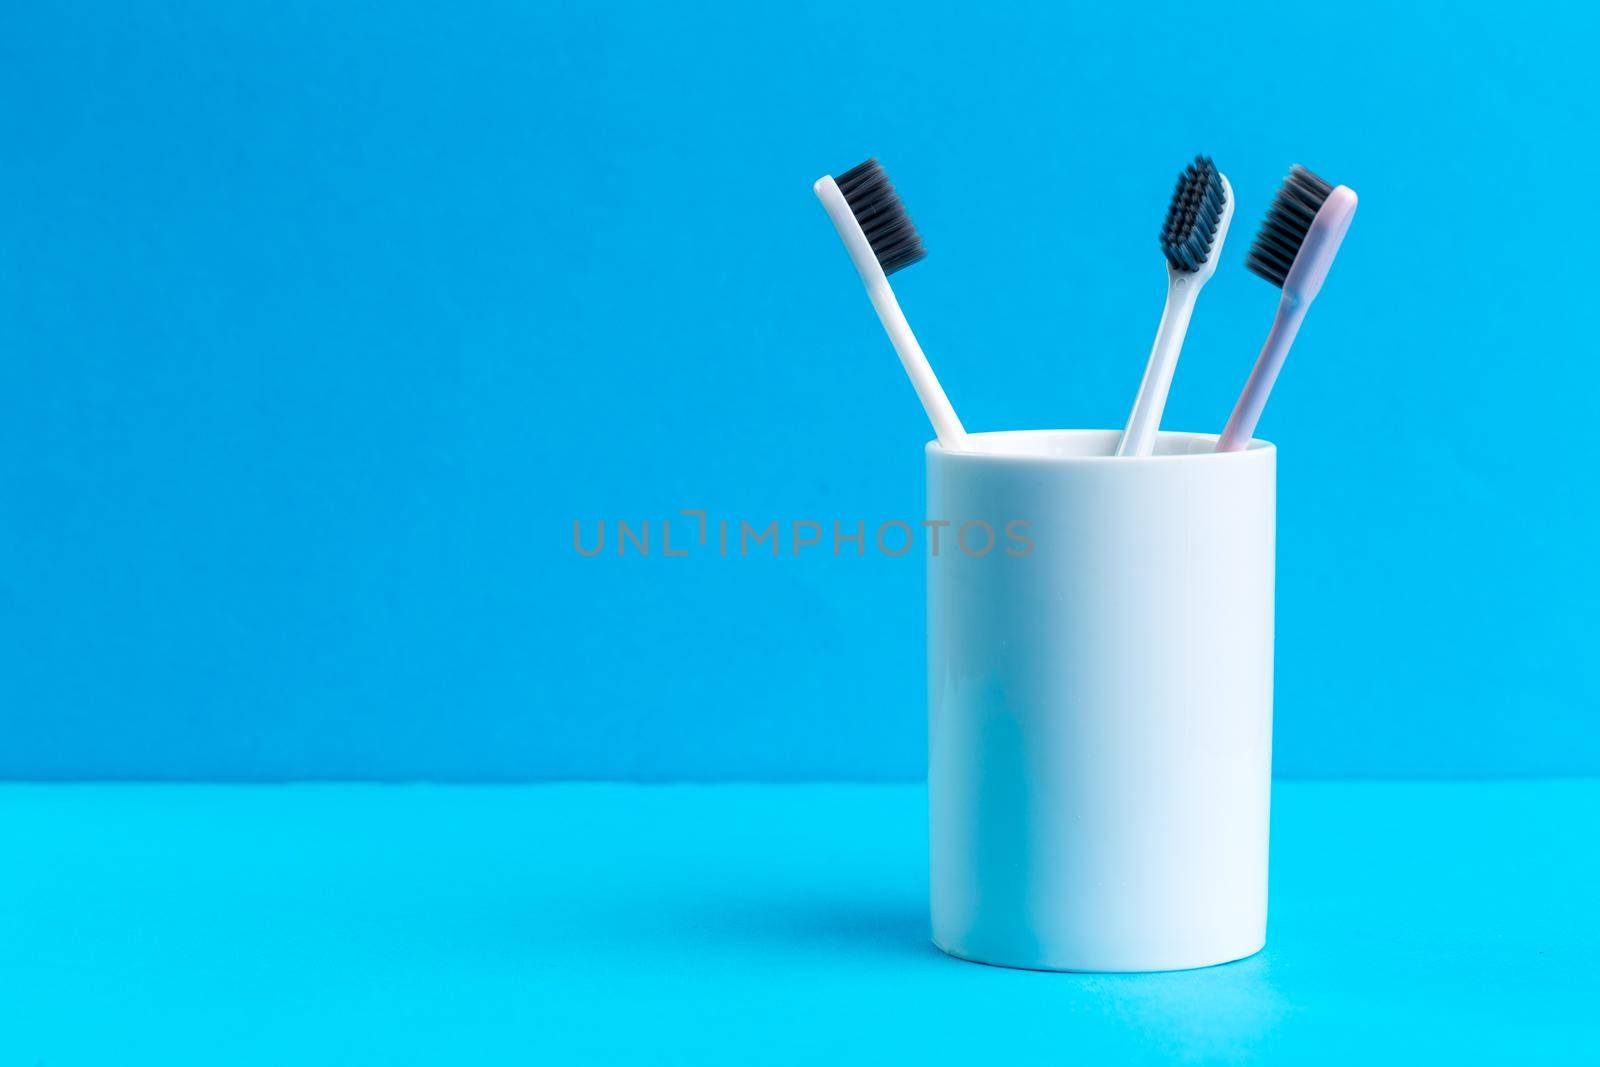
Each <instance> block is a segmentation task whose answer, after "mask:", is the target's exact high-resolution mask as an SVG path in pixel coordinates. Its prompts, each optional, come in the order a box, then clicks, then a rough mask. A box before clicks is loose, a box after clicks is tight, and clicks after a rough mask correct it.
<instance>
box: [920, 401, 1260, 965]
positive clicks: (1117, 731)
mask: <svg viewBox="0 0 1600 1067" xmlns="http://www.w3.org/2000/svg"><path fill="white" fill-rule="evenodd" d="M1117 436H1118V435H1117V432H1116V431H1114V430H1025V431H1016V432H1007V433H983V434H972V435H970V436H969V437H968V439H967V440H968V447H969V448H970V449H971V451H965V452H947V451H945V450H944V449H942V448H940V447H939V445H938V444H937V443H930V444H929V445H928V448H927V465H928V519H929V521H930V522H941V521H947V522H949V523H950V525H949V526H948V527H938V530H939V532H940V533H941V535H942V536H941V538H940V542H941V543H940V545H939V552H938V554H937V555H934V554H932V552H931V545H930V555H929V559H928V705H929V714H928V734H929V738H928V740H929V746H928V747H929V759H928V797H929V824H930V826H929V829H930V860H931V867H932V871H931V874H932V879H931V881H932V910H933V937H934V941H935V943H936V944H937V945H938V946H939V947H940V948H942V949H943V950H944V951H946V952H948V953H950V954H952V955H955V956H960V957H962V958H965V959H969V960H977V961H979V962H983V963H994V964H1004V965H1006V966H1012V967H1030V968H1037V969H1044V970H1072V971H1164V970H1177V969H1180V968H1188V967H1204V966H1208V965H1211V964H1216V963H1225V962H1227V961H1229V960H1236V959H1240V958H1242V957H1244V956H1248V955H1250V954H1252V953H1254V952H1256V951H1258V950H1259V949H1260V948H1261V947H1262V945H1263V944H1264V943H1265V939H1266V918H1267V825H1268V808H1269V802H1270V792H1271V764H1272V612H1273V604H1272V595H1273V540H1274V520H1275V491H1276V452H1275V450H1274V449H1273V447H1272V445H1270V444H1268V443H1267V442H1264V441H1252V442H1251V444H1250V447H1249V448H1248V449H1246V450H1244V451H1241V452H1227V453H1217V452H1213V451H1212V449H1213V448H1214V447H1215V444H1216V437H1215V436H1213V435H1209V434H1188V433H1162V434H1160V435H1159V437H1158V439H1157V443H1156V449H1155V454H1154V455H1152V456H1149V457H1143V458H1132V457H1122V458H1118V457H1114V456H1112V455H1111V452H1112V450H1113V449H1114V448H1115V446H1116V441H1117ZM985 526H987V527H988V528H989V529H990V530H992V531H993V532H994V535H995V536H994V539H993V545H992V547H990V548H989V550H988V551H983V549H984V547H985V544H986V542H987V541H988V538H987V537H986V536H985V534H984V527H985ZM1008 528H1009V532H1008ZM963 531H964V532H965V536H964V537H963V536H962V533H963ZM930 532H931V531H930Z"/></svg>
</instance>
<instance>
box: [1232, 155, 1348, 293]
mask: <svg viewBox="0 0 1600 1067" xmlns="http://www.w3.org/2000/svg"><path fill="white" fill-rule="evenodd" d="M1332 192H1333V186H1331V185H1329V184H1328V183H1327V182H1325V181H1323V180H1322V179H1321V178H1319V177H1317V176H1316V175H1315V174H1312V173H1311V172H1310V171H1309V170H1306V168H1304V167H1302V166H1300V164H1298V163H1296V164H1295V165H1294V166H1293V167H1290V168H1289V176H1288V177H1287V178H1285V179H1283V184H1282V185H1281V186H1279V187H1278V195H1277V196H1275V197H1273V198H1272V206H1271V207H1269V208H1267V217H1266V218H1265V219H1263V220H1262V222H1261V229H1260V230H1259V231H1258V232H1257V233H1256V243H1255V244H1253V245H1251V246H1250V255H1249V256H1248V257H1247V258H1246V259H1245V261H1244V265H1245V266H1246V267H1248V268H1249V269H1250V270H1251V271H1252V272H1253V273H1255V274H1258V275H1260V276H1261V277H1263V278H1265V279H1266V280H1267V281H1269V282H1271V283H1272V284H1273V285H1276V286H1278V287H1279V288H1280V289H1281V288H1282V287H1283V283H1284V280H1285V279H1286V278H1288V277H1289V268H1290V267H1292V266H1294V257H1295V256H1297V255H1299V254H1300V245H1301V244H1302V243H1303V242H1304V241H1305V239H1306V232H1307V231H1308V230H1310V229H1311V220H1312V219H1314V218H1316V217H1317V212H1318V211H1320V210H1321V209H1322V204H1323V202H1324V201H1325V200H1327V199H1328V196H1329V194H1331V193H1332Z"/></svg>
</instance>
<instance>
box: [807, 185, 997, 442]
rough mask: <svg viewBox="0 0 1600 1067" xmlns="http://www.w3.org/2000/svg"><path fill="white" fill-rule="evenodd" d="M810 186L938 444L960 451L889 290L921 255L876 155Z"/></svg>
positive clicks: (945, 402) (957, 430)
mask: <svg viewBox="0 0 1600 1067" xmlns="http://www.w3.org/2000/svg"><path fill="white" fill-rule="evenodd" d="M811 189H812V192H814V193H816V194H817V199H818V200H820V201H822V206H823V207H824V208H826V209H827V212H828V217H829V218H830V219H832V220H833V225H834V228H835V229H837V230H838V231H839V239H840V240H842V241H843V242H844V247H845V250H846V251H848V252H849V253H850V259H851V260H852V261H853V262H854V263H855V265H856V271H857V272H858V273H859V274H860V275H861V282H862V284H863V285H865V286H866V287H867V296H868V297H870V298H871V300H872V306H873V308H875V309H876V310H877V312H878V320H879V321H880V322H882V323H883V328H884V330H885V331H886V332H887V333H888V334H889V341H890V343H891V344H893V345H894V350H895V352H897V353H899V355H900V363H901V364H902V365H903V366H904V367H905V369H906V375H907V376H908V377H909V378H910V379H911V385H912V388H914V389H916V391H917V398H918V399H919V400H921V401H922V408H923V410H924V411H926V412H927V413H928V421H929V422H931V423H933V432H934V433H935V434H936V435H937V436H938V438H939V444H940V445H941V446H942V447H944V448H947V449H950V450H951V451H960V450H961V449H962V448H963V447H964V446H965V444H966V436H967V434H966V431H965V430H964V429H962V427H961V420H960V419H958V418H956V412H955V409H954V408H952V407H951V406H950V400H949V398H948V397H946V396H945V395H944V389H943V388H941V387H940V385H939V379H938V378H937V377H935V376H934V373H933V368H932V367H930V366H929V365H928V357H927V356H925V355H923V354H922V346H921V345H919V344H917V338H916V335H914V334H913V333H912V332H911V325H910V323H908V322H906V317H905V314H904V313H903V312H902V311H901V310H900V303H899V301H897V300H896V299H895V297H894V290H893V289H890V288H889V275H891V274H893V273H894V272H895V271H897V270H899V269H900V268H902V267H909V266H910V265H911V264H913V263H915V262H916V261H917V260H919V259H921V258H922V257H923V256H925V255H927V252H926V251H925V250H924V249H923V247H922V239H921V238H920V237H918V236H917V231H916V227H914V226H913V225H912V224H911V217H910V216H909V215H907V214H906V209H905V206H904V205H903V204H901V203H900V197H899V196H898V195H896V194H895V191H894V186H892V185H890V184H889V176H888V175H887V174H885V173H884V172H883V168H882V167H880V166H878V161H877V160H875V159H869V160H867V161H866V162H865V163H862V164H861V165H859V166H856V167H851V168H850V169H849V170H847V171H845V172H844V173H843V174H841V175H840V176H839V177H838V179H837V180H836V179H834V178H833V177H831V176H828V175H824V176H823V177H821V178H818V179H817V181H816V183H815V184H814V185H812V187H811Z"/></svg>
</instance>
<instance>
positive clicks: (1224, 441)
mask: <svg viewBox="0 0 1600 1067" xmlns="http://www.w3.org/2000/svg"><path fill="white" fill-rule="evenodd" d="M1308 306H1310V305H1309V303H1308V302H1306V301H1302V300H1298V299H1295V298H1294V297H1291V296H1289V294H1287V293H1285V294H1284V296H1283V299H1282V300H1280V301H1278V317H1277V318H1275V319H1273V321H1272V332H1271V333H1269V334H1267V343H1266V344H1264V345H1262V346H1261V355H1259V356H1257V357H1256V365H1255V367H1254V368H1252V369H1251V371H1250V379H1249V380H1248V381H1247V382H1245V383H1244V391H1243V392H1242V393H1240V394H1239V402H1238V403H1237V404H1235V405H1234V406H1233V414H1232V415H1230V416H1229V417H1228V425H1227V427H1226V428H1224V429H1223V431H1222V437H1221V439H1220V440H1218V441H1217V451H1218V452H1238V451H1241V450H1242V449H1244V448H1245V446H1247V445H1249V444H1250V438H1251V437H1252V436H1253V435H1254V434H1255V432H1256V423H1257V422H1258V421H1260V419H1261V410H1262V409H1263V408H1265V407H1266V406H1267V396H1268V394H1270V393H1271V392H1272V383H1273V382H1275V381H1277V380H1278V371H1280V370H1282V369H1283V360H1284V357H1286V356H1288V354H1289V346H1290V345H1292V344H1294V335H1295V334H1297V333H1299V332H1300V324H1301V323H1302V322H1304V321H1305V317H1306V308H1307V307H1308Z"/></svg>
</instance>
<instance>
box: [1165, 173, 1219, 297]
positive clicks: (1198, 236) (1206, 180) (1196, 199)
mask: <svg viewBox="0 0 1600 1067" xmlns="http://www.w3.org/2000/svg"><path fill="white" fill-rule="evenodd" d="M1232 216H1233V197H1232V196H1231V195H1230V190H1229V189H1228V180H1227V179H1226V178H1224V177H1223V176H1222V172H1221V171H1219V170H1217V165H1216V164H1215V163H1214V162H1212V160H1211V157H1210V156H1195V157H1194V162H1193V163H1191V164H1189V165H1188V166H1187V167H1185V168H1184V169H1183V173H1181V174H1179V175H1178V185H1177V188H1175V189H1173V191H1172V202H1171V203H1170V204H1168V205H1167V219H1166V221H1165V222H1164V223H1162V226H1161V252H1162V254H1163V255H1165V256H1166V257H1167V265H1168V266H1170V267H1171V268H1172V269H1173V270H1175V271H1181V272H1183V273H1185V274H1194V273H1196V272H1198V271H1200V270H1202V269H1204V268H1206V267H1207V266H1209V267H1210V268H1211V269H1212V270H1215V269H1216V256H1217V254H1218V253H1219V252H1221V251H1222V241H1223V238H1224V237H1226V236H1227V228H1228V221H1229V219H1231V218H1232Z"/></svg>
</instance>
